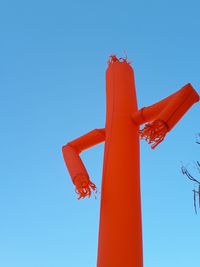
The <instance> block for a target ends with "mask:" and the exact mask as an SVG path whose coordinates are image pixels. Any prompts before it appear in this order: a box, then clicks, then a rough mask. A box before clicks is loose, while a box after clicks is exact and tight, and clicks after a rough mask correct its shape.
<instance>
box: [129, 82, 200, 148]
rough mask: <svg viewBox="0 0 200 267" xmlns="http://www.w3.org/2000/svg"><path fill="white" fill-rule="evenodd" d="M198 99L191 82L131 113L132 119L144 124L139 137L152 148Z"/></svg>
mask: <svg viewBox="0 0 200 267" xmlns="http://www.w3.org/2000/svg"><path fill="white" fill-rule="evenodd" d="M198 101H199V95H198V93H197V92H196V91H195V90H194V88H193V87H192V85H191V84H186V85H185V86H184V87H182V88H181V89H180V90H179V91H177V92H176V93H174V94H172V95H170V96H168V97H167V98H165V99H163V100H161V101H160V102H158V103H156V104H154V105H151V106H149V107H144V108H142V109H140V110H139V111H137V112H136V113H134V114H133V116H132V119H133V121H134V122H135V123H136V124H138V125H141V124H144V123H146V124H145V126H144V128H143V129H142V130H141V131H140V137H141V138H142V139H145V140H146V141H147V142H148V143H149V144H152V145H151V148H152V149H154V148H155V147H156V146H157V145H158V144H159V143H160V142H162V141H163V139H164V138H165V135H166V133H167V132H169V131H170V130H171V129H172V128H173V127H174V126H175V125H176V123H177V122H178V121H179V120H180V119H181V118H182V117H183V115H184V114H185V113H186V112H187V111H188V110H189V109H190V107H191V106H192V105H193V104H194V103H195V102H198Z"/></svg>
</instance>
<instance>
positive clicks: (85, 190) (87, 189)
mask: <svg viewBox="0 0 200 267" xmlns="http://www.w3.org/2000/svg"><path fill="white" fill-rule="evenodd" d="M73 183H74V185H75V186H76V190H75V191H76V193H77V194H78V195H79V197H78V199H81V198H85V197H87V196H88V197H90V196H91V194H92V190H93V191H95V192H97V188H96V185H95V184H93V183H92V182H91V181H90V179H89V178H88V177H87V176H85V175H82V174H78V175H76V176H75V178H74V179H73Z"/></svg>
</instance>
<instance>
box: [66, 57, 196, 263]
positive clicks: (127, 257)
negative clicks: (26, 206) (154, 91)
mask: <svg viewBox="0 0 200 267" xmlns="http://www.w3.org/2000/svg"><path fill="white" fill-rule="evenodd" d="M106 101H107V102H106V124H105V128H102V129H95V130H93V131H91V132H89V133H87V134H85V135H83V136H81V137H79V138H78V139H76V140H74V141H72V142H69V143H68V144H67V145H65V146H63V156H64V160H65V163H66V165H67V168H68V170H69V173H70V176H71V178H72V181H73V183H74V185H75V187H76V192H77V193H78V194H79V198H84V197H86V196H90V195H91V192H92V190H96V186H95V185H94V184H93V183H92V182H91V180H90V178H89V175H88V173H87V170H86V168H85V167H84V165H83V162H82V161H81V158H80V156H79V154H80V153H81V152H82V151H83V150H85V149H87V148H89V147H91V146H94V145H96V144H98V143H100V142H105V150H104V164H103V176H102V188H101V210H100V225H99V240H98V258H97V267H123V266H124V267H142V266H143V255H142V221H141V200H140V162H139V161H140V160H139V159H140V156H139V153H140V150H139V137H141V138H142V139H145V140H146V141H147V142H148V143H149V144H150V145H151V148H153V149H154V148H155V147H156V146H157V145H158V144H159V143H160V142H161V141H163V139H164V138H165V135H166V134H167V133H168V132H169V131H170V130H171V129H172V128H173V127H174V126H175V124H176V123H177V122H178V121H179V120H180V119H181V117H182V116H183V115H184V114H185V113H186V112H187V110H188V109H189V108H190V107H191V106H192V105H193V104H194V103H195V102H197V101H199V95H198V94H197V92H196V91H195V90H194V88H193V87H192V85H191V84H186V85H185V86H183V88H181V89H180V90H179V91H177V92H176V93H174V94H172V95H170V96H168V97H167V98H165V99H163V100H161V101H160V102H158V103H156V104H153V105H151V106H149V107H144V108H142V109H140V110H138V106H137V98H136V91H135V84H134V73H133V69H132V67H131V66H130V64H129V63H128V62H127V60H126V59H118V58H117V57H116V56H111V57H110V59H109V62H108V68H107V71H106ZM142 124H145V126H144V128H143V129H142V130H139V127H140V125H142ZM124 185H125V188H124Z"/></svg>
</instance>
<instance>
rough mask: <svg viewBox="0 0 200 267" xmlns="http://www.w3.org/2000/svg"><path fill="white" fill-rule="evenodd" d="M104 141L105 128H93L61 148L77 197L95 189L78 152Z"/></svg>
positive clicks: (86, 194)
mask: <svg viewBox="0 0 200 267" xmlns="http://www.w3.org/2000/svg"><path fill="white" fill-rule="evenodd" d="M103 141H105V129H95V130H93V131H91V132H89V133H87V134H85V135H83V136H81V137H79V138H77V139H75V140H74V141H71V142H69V143H68V144H66V145H65V146H63V148H62V152H63V157H64V160H65V163H66V166H67V168H68V171H69V174H70V176H71V178H72V182H73V183H74V185H75V187H76V193H77V194H79V198H78V199H80V198H84V197H86V196H89V197H90V196H91V189H92V190H96V186H95V184H93V183H92V182H91V181H90V179H89V175H88V173H87V170H86V168H85V166H84V164H83V162H82V160H81V158H80V156H79V154H80V153H81V152H82V151H83V150H85V149H87V148H90V147H92V146H94V145H97V144H99V143H101V142H103Z"/></svg>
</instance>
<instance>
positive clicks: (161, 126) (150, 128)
mask: <svg viewBox="0 0 200 267" xmlns="http://www.w3.org/2000/svg"><path fill="white" fill-rule="evenodd" d="M167 132H169V127H168V125H167V123H166V122H164V121H163V120H155V121H154V122H151V123H147V124H145V126H144V128H143V129H142V130H140V131H139V134H140V137H141V139H144V140H146V141H147V142H148V144H152V145H151V148H152V149H154V148H155V147H157V145H159V144H160V143H161V142H162V141H163V140H164V138H165V135H166V133H167Z"/></svg>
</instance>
